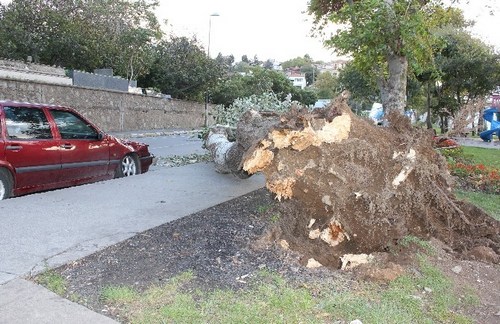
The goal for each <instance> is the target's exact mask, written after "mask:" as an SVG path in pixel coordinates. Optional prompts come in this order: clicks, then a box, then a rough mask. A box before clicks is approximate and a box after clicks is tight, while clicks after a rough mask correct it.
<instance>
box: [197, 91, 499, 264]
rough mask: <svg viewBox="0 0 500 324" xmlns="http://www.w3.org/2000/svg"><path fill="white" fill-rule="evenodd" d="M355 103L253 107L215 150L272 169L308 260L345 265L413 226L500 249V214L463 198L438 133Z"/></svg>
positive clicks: (284, 219) (295, 240)
mask: <svg viewBox="0 0 500 324" xmlns="http://www.w3.org/2000/svg"><path fill="white" fill-rule="evenodd" d="M346 102H347V98H346V97H339V98H337V100H336V101H335V102H334V103H333V104H332V105H331V106H330V107H328V108H326V109H323V110H315V111H314V112H308V111H307V110H302V111H300V110H298V109H292V110H291V111H290V112H289V113H287V114H284V115H281V116H277V115H274V114H260V113H258V112H249V113H247V114H246V115H245V116H244V118H242V120H241V122H240V124H239V125H238V128H237V131H236V141H235V142H233V143H231V144H228V143H225V144H217V143H221V142H218V140H215V139H220V138H221V136H220V133H219V134H218V133H217V131H214V132H212V133H211V134H210V135H209V136H208V138H207V146H208V147H209V149H210V150H211V152H212V153H213V154H214V159H215V157H216V156H217V155H218V154H219V153H217V152H219V149H220V148H221V147H226V146H227V145H231V148H230V149H227V150H226V151H225V152H226V153H225V154H224V155H223V158H222V155H218V157H219V160H218V161H216V165H219V166H218V169H219V170H222V169H224V168H222V167H221V166H224V167H225V168H226V169H225V170H223V171H225V172H232V173H235V174H239V173H242V172H243V173H245V174H246V173H248V174H253V173H256V172H262V173H263V174H264V175H265V177H266V187H267V188H268V189H269V190H270V191H272V192H273V193H274V194H275V195H276V198H277V199H278V200H280V201H283V203H282V211H281V214H282V215H281V221H280V223H279V224H278V226H277V231H278V232H279V233H278V235H279V236H280V237H281V238H282V239H285V240H287V242H288V243H289V245H290V247H291V248H292V249H293V250H296V251H298V252H300V253H302V255H304V260H308V259H309V258H311V257H312V258H314V259H315V260H317V261H319V262H320V263H321V264H323V265H325V266H332V267H338V266H340V257H341V256H342V255H344V254H346V253H371V252H374V251H383V250H386V249H388V248H390V246H391V245H393V244H395V242H397V241H398V240H399V239H401V238H403V237H404V236H407V235H415V236H418V237H422V238H428V237H431V236H433V237H436V238H438V239H440V240H442V241H444V242H445V243H447V244H449V245H450V246H451V247H452V248H453V249H455V250H456V251H459V252H465V251H467V250H468V249H471V248H472V247H474V246H478V245H480V246H486V247H487V248H489V249H491V250H492V251H493V253H496V254H499V252H500V251H499V249H500V238H499V233H500V225H499V224H500V222H498V221H496V220H494V219H493V218H491V217H490V216H488V215H487V214H485V213H484V212H483V211H482V210H480V209H478V208H476V207H474V206H472V205H469V204H466V203H463V202H460V201H457V200H456V199H455V197H454V195H453V193H452V186H453V181H452V178H451V176H450V175H449V173H448V171H447V167H446V163H445V160H444V159H443V158H442V157H441V156H440V154H439V153H437V152H436V151H435V150H434V149H433V147H432V136H431V134H429V133H428V132H427V131H425V130H421V129H415V128H413V127H412V126H411V125H410V123H409V121H408V120H407V119H406V118H405V117H404V116H402V115H400V114H397V113H389V116H388V118H389V123H390V126H389V127H384V128H382V127H376V126H373V125H372V124H371V123H370V122H368V121H367V120H364V119H362V118H360V117H358V116H356V115H354V114H352V112H351V110H350V109H349V107H348V106H347V103H346ZM231 150H235V151H237V152H238V153H237V154H236V153H235V154H232V153H231Z"/></svg>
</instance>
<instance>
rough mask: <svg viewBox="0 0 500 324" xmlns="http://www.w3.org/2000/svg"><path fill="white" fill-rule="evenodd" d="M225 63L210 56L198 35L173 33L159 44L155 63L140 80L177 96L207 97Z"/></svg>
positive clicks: (220, 74) (186, 97) (179, 97)
mask: <svg viewBox="0 0 500 324" xmlns="http://www.w3.org/2000/svg"><path fill="white" fill-rule="evenodd" d="M225 64H226V63H225V61H224V60H222V61H221V60H219V61H217V60H212V59H210V58H208V57H207V55H206V54H205V52H204V51H203V49H202V48H201V46H200V45H199V44H198V41H197V39H196V38H194V37H193V38H191V39H189V38H187V37H175V36H171V37H170V39H169V40H163V41H161V42H160V43H159V44H157V45H156V46H155V54H154V62H153V65H152V67H151V69H150V71H149V73H148V74H147V75H145V76H144V77H142V78H140V79H139V80H138V82H139V84H141V85H142V86H143V87H156V88H158V89H159V90H160V91H161V92H162V93H165V94H169V95H171V96H172V97H173V98H177V99H187V100H195V101H203V100H204V96H205V92H206V91H207V90H208V89H209V88H210V86H212V85H214V84H215V82H216V81H217V80H218V79H219V78H220V77H221V76H222V75H223V73H224V71H225Z"/></svg>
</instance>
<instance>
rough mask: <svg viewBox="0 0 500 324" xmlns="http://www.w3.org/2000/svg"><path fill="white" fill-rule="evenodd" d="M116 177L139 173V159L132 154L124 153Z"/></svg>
mask: <svg viewBox="0 0 500 324" xmlns="http://www.w3.org/2000/svg"><path fill="white" fill-rule="evenodd" d="M116 171H117V177H129V176H133V175H136V174H140V173H141V168H140V164H139V159H138V158H137V157H136V156H134V155H131V154H129V155H125V156H124V157H123V158H122V159H121V161H120V165H119V166H118V169H117V170H116Z"/></svg>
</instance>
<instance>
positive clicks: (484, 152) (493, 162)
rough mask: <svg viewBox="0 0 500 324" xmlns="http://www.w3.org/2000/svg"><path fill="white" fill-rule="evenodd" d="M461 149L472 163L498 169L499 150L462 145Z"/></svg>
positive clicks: (499, 165)
mask: <svg viewBox="0 0 500 324" xmlns="http://www.w3.org/2000/svg"><path fill="white" fill-rule="evenodd" d="M462 149H463V151H464V154H465V155H466V156H467V157H468V158H470V159H471V160H472V161H474V163H476V164H484V165H485V166H490V167H493V168H497V169H500V150H498V149H487V148H481V147H472V146H462Z"/></svg>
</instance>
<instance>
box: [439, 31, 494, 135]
mask: <svg viewBox="0 0 500 324" xmlns="http://www.w3.org/2000/svg"><path fill="white" fill-rule="evenodd" d="M441 39H442V40H444V42H445V46H444V47H443V48H442V50H441V51H439V52H438V53H437V54H436V58H435V60H436V66H437V68H438V71H439V83H438V87H437V88H436V95H438V103H437V105H436V106H435V109H436V110H437V112H438V113H439V115H440V117H441V120H442V123H441V124H442V132H445V131H447V129H446V125H447V123H446V122H445V120H446V119H447V117H449V116H455V114H456V113H457V112H458V111H459V110H460V109H462V108H463V107H465V106H467V105H468V104H469V102H470V101H472V100H475V99H478V98H482V97H484V96H486V95H489V94H490V93H491V92H492V91H493V90H494V89H495V88H496V86H497V85H498V84H500V78H499V76H500V56H499V55H498V54H495V52H494V51H493V48H491V47H489V46H487V45H486V44H484V43H483V42H482V41H481V40H479V39H476V38H473V37H472V36H471V35H470V34H469V33H467V32H465V31H462V30H456V29H447V30H445V31H443V35H442V36H441ZM483 108H484V107H478V109H479V111H480V110H482V109H483ZM479 111H478V112H479Z"/></svg>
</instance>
